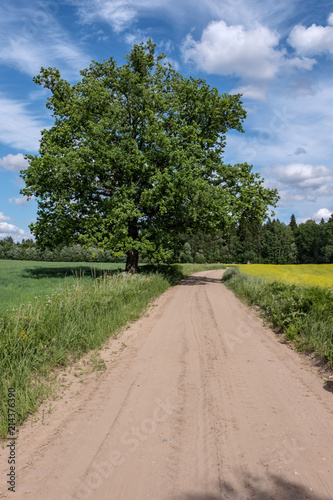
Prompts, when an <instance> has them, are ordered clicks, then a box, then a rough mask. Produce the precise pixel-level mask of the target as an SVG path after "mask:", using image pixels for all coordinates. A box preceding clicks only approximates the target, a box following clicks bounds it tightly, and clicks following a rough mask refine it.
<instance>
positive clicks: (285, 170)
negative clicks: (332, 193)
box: [274, 163, 333, 188]
mask: <svg viewBox="0 0 333 500" xmlns="http://www.w3.org/2000/svg"><path fill="white" fill-rule="evenodd" d="M274 175H275V177H277V178H278V179H280V180H283V182H284V183H286V184H292V185H296V186H297V187H299V188H308V187H311V188H317V187H318V186H322V185H327V184H332V183H333V168H329V167H326V166H325V165H317V166H313V165H309V164H306V163H291V164H289V165H276V166H275V167H274Z"/></svg>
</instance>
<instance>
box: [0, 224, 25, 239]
mask: <svg viewBox="0 0 333 500" xmlns="http://www.w3.org/2000/svg"><path fill="white" fill-rule="evenodd" d="M24 234H26V232H25V231H24V230H23V229H20V228H19V227H17V226H14V224H8V222H0V238H5V237H6V236H13V238H14V236H16V237H18V236H23V235H24Z"/></svg>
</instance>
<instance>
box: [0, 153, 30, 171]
mask: <svg viewBox="0 0 333 500" xmlns="http://www.w3.org/2000/svg"><path fill="white" fill-rule="evenodd" d="M27 166H28V161H27V160H26V159H25V158H24V156H23V154H22V153H18V154H17V155H12V154H9V155H7V156H4V157H3V158H0V168H3V169H4V170H10V171H12V172H19V171H20V170H23V169H24V168H27Z"/></svg>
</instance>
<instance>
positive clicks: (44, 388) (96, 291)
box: [0, 273, 169, 437]
mask: <svg viewBox="0 0 333 500" xmlns="http://www.w3.org/2000/svg"><path fill="white" fill-rule="evenodd" d="M168 286H169V282H168V281H167V279H165V278H164V277H163V276H162V275H161V274H154V275H152V274H148V275H128V274H127V273H120V274H118V275H114V276H108V275H105V276H104V277H101V278H98V279H96V280H95V281H94V282H93V284H91V283H87V282H85V281H83V280H82V279H81V280H80V279H77V280H76V282H75V283H73V284H71V285H70V286H68V285H67V286H65V287H63V288H61V289H59V290H58V291H55V292H53V293H52V294H51V295H50V296H49V297H48V298H47V299H46V300H44V301H40V302H38V303H34V304H28V305H25V306H23V307H21V308H20V309H19V310H18V312H16V313H12V314H7V315H5V316H3V317H2V318H1V319H0V373H1V379H0V394H1V395H2V397H1V400H0V436H2V437H5V435H6V432H7V428H8V421H7V402H6V394H7V392H8V388H14V389H15V397H16V414H17V421H18V423H20V422H22V421H23V420H24V418H25V417H26V415H27V414H28V413H33V412H34V411H35V410H36V408H37V407H38V405H39V404H40V402H41V401H42V399H43V398H45V396H46V395H47V394H48V393H49V391H50V388H51V385H50V384H51V382H52V377H51V374H52V370H53V369H55V368H56V367H58V366H66V365H67V364H68V363H69V362H70V361H73V360H76V359H78V358H79V357H80V356H82V354H84V353H86V352H87V351H89V350H90V349H94V348H97V347H100V346H101V344H102V342H103V341H104V340H105V339H107V338H108V337H110V336H112V335H115V334H116V332H117V331H118V330H119V328H121V327H122V326H124V325H125V324H126V323H127V322H128V321H133V320H135V319H137V318H138V317H139V316H140V315H141V314H142V312H143V311H144V309H145V307H146V306H147V304H148V303H149V301H151V300H152V299H154V298H155V297H156V296H158V295H159V294H160V293H162V292H163V291H164V290H165V289H166V288H167V287H168Z"/></svg>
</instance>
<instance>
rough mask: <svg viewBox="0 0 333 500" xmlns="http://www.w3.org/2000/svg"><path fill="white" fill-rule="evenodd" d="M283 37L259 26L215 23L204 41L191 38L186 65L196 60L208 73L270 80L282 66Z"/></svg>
mask: <svg viewBox="0 0 333 500" xmlns="http://www.w3.org/2000/svg"><path fill="white" fill-rule="evenodd" d="M278 44H279V35H278V34H277V33H276V32H275V31H271V30H270V29H268V28H266V27H265V26H261V25H260V24H258V25H257V26H256V27H255V28H254V29H248V30H246V29H245V28H244V26H241V25H236V26H228V25H227V24H226V23H225V22H224V21H213V22H211V23H210V24H209V25H208V26H207V28H205V29H204V31H203V32H202V36H201V40H200V41H199V42H197V41H195V40H194V39H193V37H192V35H190V34H189V35H187V37H186V39H185V41H184V43H183V47H182V52H183V57H184V60H185V62H189V61H192V62H194V63H195V64H196V65H197V66H198V67H199V68H200V69H202V70H204V71H206V72H207V73H215V74H219V75H236V76H241V77H243V78H250V79H251V80H255V81H257V80H264V81H265V80H266V81H267V80H270V79H272V78H274V77H275V75H276V73H277V71H278V68H279V66H280V65H281V64H282V59H283V52H282V51H280V50H279V49H277V48H276V47H277V46H278Z"/></svg>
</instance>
